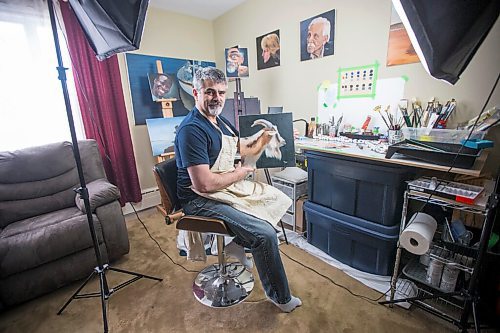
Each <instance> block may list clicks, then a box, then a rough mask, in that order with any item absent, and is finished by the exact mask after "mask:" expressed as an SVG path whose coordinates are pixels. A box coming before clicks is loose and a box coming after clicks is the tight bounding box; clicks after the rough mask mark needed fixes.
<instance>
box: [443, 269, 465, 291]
mask: <svg viewBox="0 0 500 333" xmlns="http://www.w3.org/2000/svg"><path fill="white" fill-rule="evenodd" d="M459 273H460V270H459V269H458V267H457V264H456V263H448V264H446V265H444V268H443V275H442V276H441V283H440V284H439V288H440V289H441V290H442V291H445V292H453V291H455V287H456V285H457V279H458V274H459Z"/></svg>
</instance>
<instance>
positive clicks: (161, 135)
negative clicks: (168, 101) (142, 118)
mask: <svg viewBox="0 0 500 333" xmlns="http://www.w3.org/2000/svg"><path fill="white" fill-rule="evenodd" d="M184 118H185V117H172V118H155V119H146V125H147V126H148V134H149V140H150V141H151V150H152V151H153V156H160V155H161V154H165V153H173V152H174V141H175V135H176V134H177V127H178V126H179V125H180V124H181V122H182V121H183V120H184Z"/></svg>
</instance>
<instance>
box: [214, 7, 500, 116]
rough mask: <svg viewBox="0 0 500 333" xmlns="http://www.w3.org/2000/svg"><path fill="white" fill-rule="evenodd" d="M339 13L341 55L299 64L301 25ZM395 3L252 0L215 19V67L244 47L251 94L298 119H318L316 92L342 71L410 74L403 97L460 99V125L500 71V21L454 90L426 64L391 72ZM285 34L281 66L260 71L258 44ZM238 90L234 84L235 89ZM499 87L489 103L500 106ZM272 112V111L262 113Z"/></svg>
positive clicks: (337, 33)
mask: <svg viewBox="0 0 500 333" xmlns="http://www.w3.org/2000/svg"><path fill="white" fill-rule="evenodd" d="M331 9H336V18H337V20H336V27H335V28H336V30H335V41H334V43H335V54H334V55H333V56H329V57H325V58H321V59H316V60H309V61H305V62H301V61H300V42H299V39H300V31H299V24H300V21H303V20H305V19H307V18H309V17H312V16H315V15H317V14H320V13H323V12H326V11H329V10H331ZM390 19H391V0H338V1H327V0H315V1H305V0H274V1H269V0H249V1H247V2H245V3H244V4H242V5H240V6H238V7H236V8H235V9H233V10H231V11H230V12H228V13H226V14H225V15H223V16H221V17H219V18H218V19H216V20H215V21H214V34H215V53H216V60H217V61H216V62H217V64H219V65H221V64H223V63H224V62H223V61H224V48H226V47H229V46H233V45H240V46H241V47H247V48H248V49H249V50H248V51H249V66H250V78H248V79H244V80H243V81H242V90H243V91H244V92H245V95H246V96H249V95H252V96H257V97H259V98H260V100H261V106H262V110H267V106H275V105H283V106H284V108H285V110H286V111H293V112H294V118H306V119H308V117H311V116H314V115H315V114H316V112H317V111H316V109H317V94H316V87H317V86H318V84H319V83H321V82H322V81H323V80H325V79H328V80H330V81H332V82H336V81H337V70H338V69H339V68H340V67H344V68H345V67H354V66H359V65H367V64H371V63H373V62H374V61H378V62H379V63H380V64H381V66H380V67H379V78H392V77H400V76H402V75H405V76H407V77H408V78H409V80H408V82H407V83H406V86H405V98H407V99H411V98H412V97H418V98H419V99H420V100H421V101H422V102H424V103H426V102H427V101H428V100H429V99H430V98H431V97H433V96H435V97H437V98H438V99H439V101H442V102H445V101H447V100H449V99H451V98H455V99H456V100H457V101H458V108H457V110H458V111H457V112H456V113H455V115H454V116H453V117H452V118H451V119H450V122H451V123H452V124H453V123H456V122H462V121H464V120H467V119H470V118H471V117H472V116H473V115H476V114H477V113H479V111H480V109H481V107H482V105H483V104H484V102H485V100H486V97H487V95H488V93H489V92H490V90H491V88H492V86H493V83H494V81H495V79H496V76H497V75H498V73H499V71H500V61H499V60H500V57H499V51H500V48H499V47H500V23H499V22H497V23H496V24H495V26H494V27H493V29H492V31H491V32H490V34H489V36H488V37H487V38H486V40H485V41H484V43H483V45H482V46H481V48H480V49H479V51H478V53H477V54H476V56H475V57H474V59H473V60H472V62H471V63H470V64H469V66H468V68H467V69H466V70H465V72H464V73H463V74H462V76H461V79H460V80H459V82H458V83H457V84H456V85H455V86H451V85H449V84H447V83H444V82H441V81H438V80H436V79H434V78H432V77H430V76H429V75H428V74H427V72H425V70H424V69H423V66H422V65H421V64H420V63H417V64H409V65H399V66H392V67H386V66H385V63H386V55H387V44H388V36H389V25H390ZM276 29H280V38H281V66H280V67H274V68H271V69H266V70H261V71H257V64H256V44H255V38H256V37H258V36H261V35H263V34H265V33H268V32H271V31H273V30H276ZM233 85H234V84H233ZM499 91H500V89H496V93H495V95H494V96H493V98H492V101H491V102H490V105H495V104H498V103H499V102H500V92H499ZM264 112H266V111H264Z"/></svg>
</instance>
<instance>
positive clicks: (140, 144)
mask: <svg viewBox="0 0 500 333" xmlns="http://www.w3.org/2000/svg"><path fill="white" fill-rule="evenodd" d="M133 53H139V54H146V55H157V56H159V57H172V58H181V59H195V60H207V61H215V52H214V36H213V27H212V22H211V21H208V20H202V19H199V18H195V17H191V16H186V15H182V14H177V13H172V12H168V11H164V10H160V9H157V8H154V7H153V8H150V9H149V10H148V15H147V19H146V25H145V28H144V33H143V36H142V42H141V48H140V49H139V50H137V51H135V52H133ZM119 63H120V73H121V79H122V85H123V92H124V95H125V104H126V107H127V115H128V120H129V126H130V132H131V135H132V144H133V146H134V154H135V159H136V164H137V172H138V174H139V182H140V185H141V189H142V190H143V191H144V190H146V189H150V188H153V187H156V181H155V179H154V176H153V173H152V168H153V166H154V164H155V163H156V159H155V158H154V157H153V153H152V151H151V144H150V141H149V135H148V130H147V127H146V125H135V123H134V113H133V107H132V100H131V97H130V85H129V81H128V75H127V69H126V64H125V56H124V55H123V54H122V55H119Z"/></svg>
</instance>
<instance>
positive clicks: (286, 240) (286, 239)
mask: <svg viewBox="0 0 500 333" xmlns="http://www.w3.org/2000/svg"><path fill="white" fill-rule="evenodd" d="M280 223H281V229H282V230H283V236H284V237H285V243H286V245H288V238H287V237H286V232H285V226H284V225H283V221H282V220H280Z"/></svg>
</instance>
